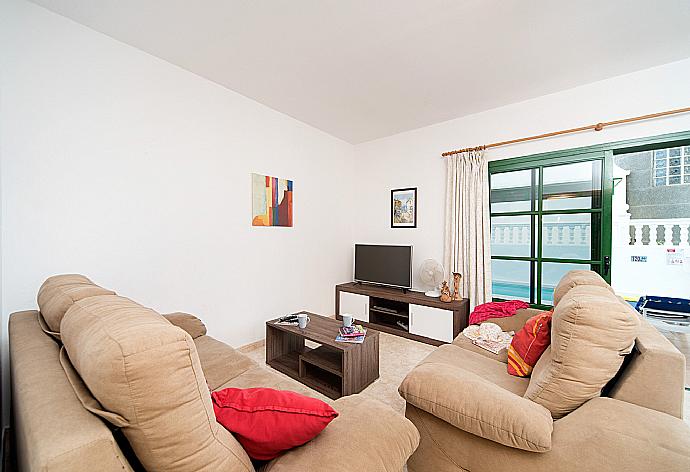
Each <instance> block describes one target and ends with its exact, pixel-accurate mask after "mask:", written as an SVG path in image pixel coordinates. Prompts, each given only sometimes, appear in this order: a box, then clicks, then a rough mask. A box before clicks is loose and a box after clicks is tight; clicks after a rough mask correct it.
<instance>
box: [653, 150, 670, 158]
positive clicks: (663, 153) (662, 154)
mask: <svg viewBox="0 0 690 472" xmlns="http://www.w3.org/2000/svg"><path fill="white" fill-rule="evenodd" d="M666 151H667V150H666V149H657V150H656V151H654V157H666Z"/></svg>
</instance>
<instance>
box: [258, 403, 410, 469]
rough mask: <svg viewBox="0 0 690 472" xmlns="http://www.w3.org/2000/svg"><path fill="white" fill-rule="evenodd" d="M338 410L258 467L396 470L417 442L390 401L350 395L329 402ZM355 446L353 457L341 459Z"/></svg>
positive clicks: (405, 461) (400, 467)
mask: <svg viewBox="0 0 690 472" xmlns="http://www.w3.org/2000/svg"><path fill="white" fill-rule="evenodd" d="M333 408H334V409H335V410H336V411H337V412H338V413H339V416H338V417H337V418H336V419H334V420H333V421H332V422H331V423H330V424H329V425H328V426H327V427H326V429H324V430H323V431H322V432H321V434H319V435H318V436H317V437H315V438H314V439H312V440H311V441H309V442H308V443H307V444H305V445H303V446H300V447H298V448H295V449H292V450H290V451H288V452H286V453H285V454H283V455H282V456H280V457H278V458H276V459H274V460H272V461H271V462H269V463H268V464H267V465H266V467H265V468H264V469H262V472H293V471H296V470H300V471H305V472H306V471H316V470H328V471H329V472H362V471H364V470H366V471H367V472H400V471H401V470H402V469H403V467H404V466H405V464H406V463H407V459H408V458H409V457H410V456H411V455H412V453H413V452H414V451H415V450H416V449H417V446H418V445H419V433H418V432H417V429H416V428H415V427H414V425H413V424H412V423H411V422H410V421H409V420H408V419H407V418H405V417H404V416H402V415H401V414H400V413H398V412H396V411H394V410H393V409H392V408H390V407H389V406H388V405H384V404H383V403H381V402H379V401H377V400H372V399H367V398H365V397H363V396H361V395H350V396H347V397H343V398H340V399H338V400H336V401H335V402H333ZM347 451H356V452H357V457H356V460H343V457H346V456H347Z"/></svg>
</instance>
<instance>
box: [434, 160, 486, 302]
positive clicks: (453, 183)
mask: <svg viewBox="0 0 690 472" xmlns="http://www.w3.org/2000/svg"><path fill="white" fill-rule="evenodd" d="M447 161H448V162H447V165H448V180H447V183H446V234H445V245H444V267H445V269H446V271H447V277H448V278H447V280H452V276H451V273H452V272H459V273H460V274H461V275H462V286H461V289H460V294H461V295H462V296H463V297H466V298H469V299H470V309H473V308H474V307H475V306H477V305H480V304H482V303H485V302H488V301H491V249H490V238H491V226H490V222H489V170H488V165H487V161H486V158H485V157H484V152H483V151H480V150H479V151H469V152H464V153H461V154H453V155H451V156H449V157H447Z"/></svg>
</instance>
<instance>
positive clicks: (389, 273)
mask: <svg viewBox="0 0 690 472" xmlns="http://www.w3.org/2000/svg"><path fill="white" fill-rule="evenodd" d="M355 282H363V283H369V284H376V285H388V286H390V287H399V288H404V289H409V288H411V287H412V246H387V245H378V244H355Z"/></svg>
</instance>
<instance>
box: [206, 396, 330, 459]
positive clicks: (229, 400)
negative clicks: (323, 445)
mask: <svg viewBox="0 0 690 472" xmlns="http://www.w3.org/2000/svg"><path fill="white" fill-rule="evenodd" d="M211 398H212V399H213V411H214V412H215V414H216V420H217V421H218V422H219V423H220V424H222V425H223V426H225V428H226V429H227V430H228V431H230V432H231V433H233V434H234V435H235V437H236V438H237V440H238V441H239V442H240V444H242V447H243V448H244V450H245V451H247V454H248V455H249V457H251V458H252V459H257V460H271V459H274V458H276V457H278V456H279V455H280V454H281V453H282V452H284V451H286V450H288V449H291V448H293V447H297V446H301V445H302V444H304V443H306V442H309V441H310V440H312V439H313V438H314V437H316V436H317V435H318V434H319V433H320V432H321V431H323V429H324V428H325V427H326V426H328V423H330V422H331V421H332V420H333V419H335V418H336V417H337V416H338V412H337V411H335V410H334V409H333V408H331V407H330V406H329V405H328V404H327V403H324V402H322V401H321V400H317V399H316V398H311V397H306V396H304V395H300V394H298V393H295V392H288V391H284V390H274V389H272V388H248V389H240V388H226V389H223V390H219V391H217V392H213V393H212V394H211Z"/></svg>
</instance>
